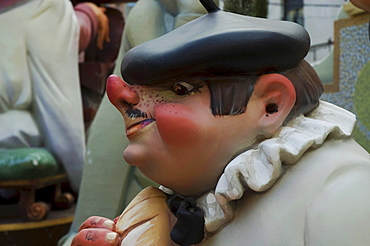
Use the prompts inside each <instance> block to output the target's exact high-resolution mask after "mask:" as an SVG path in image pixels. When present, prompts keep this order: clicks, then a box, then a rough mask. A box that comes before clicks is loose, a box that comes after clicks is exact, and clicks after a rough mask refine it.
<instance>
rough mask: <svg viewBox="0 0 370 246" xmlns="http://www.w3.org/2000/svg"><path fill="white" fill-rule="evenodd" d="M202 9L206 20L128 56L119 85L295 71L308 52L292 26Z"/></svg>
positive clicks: (297, 28) (301, 31)
mask: <svg viewBox="0 0 370 246" xmlns="http://www.w3.org/2000/svg"><path fill="white" fill-rule="evenodd" d="M201 2H202V4H204V3H203V2H207V1H204V0H203V1H201ZM212 4H213V1H212ZM205 8H206V9H207V11H208V14H206V15H204V16H202V17H200V18H198V19H195V20H193V21H191V22H188V23H187V24H185V25H183V26H181V27H179V28H177V29H175V30H173V31H171V32H169V33H167V34H165V35H163V36H161V37H159V38H156V39H153V40H151V41H148V42H145V43H142V44H140V45H138V46H136V47H134V48H132V49H131V50H129V51H128V52H127V53H126V55H125V56H124V58H123V60H122V64H121V73H122V77H123V79H124V80H125V81H126V82H127V83H129V84H140V85H150V84H159V83H165V82H169V81H178V80H182V79H186V78H192V77H215V76H217V77H220V76H222V77H226V76H248V75H260V74H264V73H268V72H280V71H284V70H287V69H290V68H294V67H296V66H298V65H299V64H300V62H301V61H302V60H303V59H304V57H305V56H306V54H307V52H308V50H309V47H310V38H309V35H308V33H307V31H306V30H305V29H304V28H303V27H302V26H300V25H298V24H296V23H293V22H287V21H276V20H269V19H263V18H255V17H250V16H243V15H238V14H234V13H228V12H224V11H221V10H219V9H218V7H217V6H216V7H212V6H211V7H210V6H207V5H205Z"/></svg>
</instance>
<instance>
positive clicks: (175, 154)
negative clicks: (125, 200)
mask: <svg viewBox="0 0 370 246" xmlns="http://www.w3.org/2000/svg"><path fill="white" fill-rule="evenodd" d="M204 2H206V3H204ZM203 4H204V5H205V7H206V9H207V10H208V11H209V14H207V15H205V16H203V17H200V18H198V19H196V20H194V21H192V22H189V23H188V24H186V25H184V26H182V27H179V28H178V29H175V30H174V31H172V32H170V33H168V34H166V35H164V36H162V37H160V38H157V39H155V40H152V41H149V42H146V43H143V44H141V45H139V46H137V47H135V48H133V49H132V50H130V51H129V52H128V53H127V54H126V56H125V57H124V59H123V61H122V66H121V72H122V76H123V78H124V80H125V81H126V82H127V83H128V84H127V83H126V82H124V81H123V80H121V79H120V78H119V77H117V76H111V77H110V78H109V79H108V83H107V93H108V97H109V99H110V100H111V102H112V103H113V105H114V106H116V107H117V109H118V110H119V111H120V112H121V114H122V115H123V116H124V120H125V124H126V134H127V136H128V138H129V141H130V144H129V146H128V147H127V149H126V150H125V151H124V158H125V159H126V161H127V162H128V163H129V164H131V165H136V166H138V168H139V169H140V170H141V171H142V172H143V173H144V174H145V175H146V176H148V177H149V178H150V179H152V180H154V181H156V182H158V183H160V184H162V185H164V186H166V187H169V188H171V189H173V190H174V191H176V192H178V193H180V194H183V195H200V194H202V193H204V192H207V191H208V190H209V189H211V188H213V187H214V186H215V185H216V183H217V180H218V178H219V176H220V175H221V174H222V171H223V169H224V168H225V166H226V165H227V164H228V163H229V162H230V161H231V160H232V159H233V158H234V157H235V156H236V155H237V154H239V153H241V152H242V151H245V150H247V149H248V148H252V147H253V146H254V144H256V143H258V142H259V141H261V140H263V139H265V138H268V137H271V136H272V134H274V133H275V132H276V131H278V130H279V129H280V128H281V127H282V125H283V124H284V123H287V122H288V121H289V120H290V119H292V118H293V117H295V116H296V115H298V114H302V113H303V114H304V113H308V112H309V111H311V110H312V109H313V108H315V107H316V106H317V105H318V100H319V97H320V95H321V93H322V85H321V82H320V79H319V78H318V76H317V74H316V73H315V72H314V70H313V68H312V67H311V66H310V65H309V64H308V63H307V62H305V61H303V58H304V56H305V55H306V53H307V51H308V48H309V37H308V34H307V33H306V31H305V30H304V29H303V28H302V27H300V26H298V25H296V24H294V23H287V22H276V21H270V20H266V19H258V18H252V17H247V16H240V15H236V14H231V13H226V12H223V11H220V10H219V9H218V8H217V6H215V5H214V4H213V2H212V1H203Z"/></svg>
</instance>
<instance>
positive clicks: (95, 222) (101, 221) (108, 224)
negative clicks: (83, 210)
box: [78, 216, 114, 231]
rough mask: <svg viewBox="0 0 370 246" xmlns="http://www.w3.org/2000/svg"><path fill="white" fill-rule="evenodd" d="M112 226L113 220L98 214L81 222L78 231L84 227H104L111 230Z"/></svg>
mask: <svg viewBox="0 0 370 246" xmlns="http://www.w3.org/2000/svg"><path fill="white" fill-rule="evenodd" d="M113 227H114V222H113V220H110V219H107V218H104V217H100V216H92V217H90V218H88V219H87V220H85V221H84V222H83V223H82V225H81V226H80V228H79V230H78V231H81V230H83V229H86V228H105V229H109V230H112V229H113Z"/></svg>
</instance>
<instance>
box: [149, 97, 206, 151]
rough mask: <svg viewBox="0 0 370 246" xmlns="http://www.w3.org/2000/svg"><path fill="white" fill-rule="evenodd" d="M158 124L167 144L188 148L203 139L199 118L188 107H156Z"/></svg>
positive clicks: (173, 105) (170, 105)
mask: <svg viewBox="0 0 370 246" xmlns="http://www.w3.org/2000/svg"><path fill="white" fill-rule="evenodd" d="M155 115H156V123H157V128H158V131H159V134H160V135H161V138H162V140H163V142H164V143H165V144H168V145H172V146H177V147H186V146H190V145H194V143H195V141H196V140H197V139H199V138H200V137H201V132H202V131H201V130H200V126H201V125H200V124H199V122H198V121H199V120H200V119H198V118H199V117H197V115H195V114H194V111H193V110H191V108H189V107H188V106H184V105H175V104H166V105H163V106H162V105H161V106H158V107H156V109H155Z"/></svg>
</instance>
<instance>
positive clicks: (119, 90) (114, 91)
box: [106, 75, 140, 111]
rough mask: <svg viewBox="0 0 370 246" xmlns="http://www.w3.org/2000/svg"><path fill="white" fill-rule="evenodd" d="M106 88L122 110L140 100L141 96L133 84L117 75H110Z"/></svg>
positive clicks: (111, 99) (115, 104)
mask: <svg viewBox="0 0 370 246" xmlns="http://www.w3.org/2000/svg"><path fill="white" fill-rule="evenodd" d="M106 88H107V95H108V98H109V100H110V101H111V103H112V104H113V105H114V106H115V107H116V108H117V109H118V110H120V111H121V110H122V109H127V108H130V107H132V106H134V105H136V104H138V103H139V101H140V96H139V95H138V94H137V93H136V91H134V90H133V88H132V86H130V85H128V84H126V83H125V82H124V81H123V80H122V79H121V78H120V77H118V76H116V75H111V76H109V77H108V79H107V86H106Z"/></svg>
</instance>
